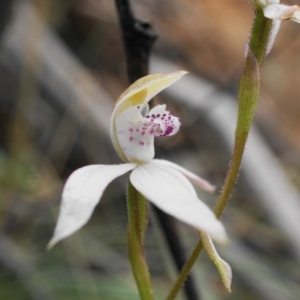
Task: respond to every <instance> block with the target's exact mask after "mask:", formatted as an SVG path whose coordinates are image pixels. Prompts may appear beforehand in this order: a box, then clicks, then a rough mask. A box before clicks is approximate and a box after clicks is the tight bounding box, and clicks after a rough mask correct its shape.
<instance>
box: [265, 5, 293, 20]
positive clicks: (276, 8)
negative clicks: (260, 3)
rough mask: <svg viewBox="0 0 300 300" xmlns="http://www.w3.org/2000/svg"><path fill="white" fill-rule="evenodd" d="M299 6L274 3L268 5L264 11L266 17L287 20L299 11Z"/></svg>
mask: <svg viewBox="0 0 300 300" xmlns="http://www.w3.org/2000/svg"><path fill="white" fill-rule="evenodd" d="M297 9H298V6H297V5H293V6H288V5H284V4H272V5H267V6H266V7H265V8H264V9H263V11H264V15H265V17H266V18H269V19H275V20H285V19H290V18H291V17H292V15H293V13H294V12H295V11H297Z"/></svg>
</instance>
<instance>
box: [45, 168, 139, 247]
mask: <svg viewBox="0 0 300 300" xmlns="http://www.w3.org/2000/svg"><path fill="white" fill-rule="evenodd" d="M135 166H136V164H132V163H131V164H122V165H111V166H109V165H92V166H86V167H83V168H80V169H78V170H76V171H75V172H74V173H72V175H71V176H70V177H69V179H68V180H67V182H66V185H65V187H64V190H63V194H62V203H61V206H60V212H59V216H58V221H57V224H56V228H55V232H54V235H53V238H52V239H51V241H50V243H49V245H48V248H49V249H50V248H52V247H53V246H54V245H55V244H56V243H57V242H59V241H60V240H62V239H64V238H66V237H68V236H69V235H71V234H72V233H74V232H75V231H77V230H78V229H80V228H81V227H82V226H83V225H85V224H86V223H87V221H88V220H89V219H90V217H91V215H92V213H93V211H94V208H95V206H96V205H97V204H98V202H99V201H100V199H101V197H102V194H103V192H104V190H105V189H106V187H107V186H108V184H109V183H110V182H111V181H112V180H114V179H115V178H117V177H119V176H121V175H123V174H125V173H126V172H128V171H130V170H132V169H133V168H134V167H135Z"/></svg>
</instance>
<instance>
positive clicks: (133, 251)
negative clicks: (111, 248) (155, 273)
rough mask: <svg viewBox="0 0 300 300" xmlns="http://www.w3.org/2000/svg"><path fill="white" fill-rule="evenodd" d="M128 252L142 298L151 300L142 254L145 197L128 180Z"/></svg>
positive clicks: (145, 218) (146, 219)
mask: <svg viewBox="0 0 300 300" xmlns="http://www.w3.org/2000/svg"><path fill="white" fill-rule="evenodd" d="M127 207H128V220H129V224H128V232H127V234H128V252H129V259H130V263H131V268H132V271H133V275H134V278H135V281H136V284H137V286H138V290H139V293H140V297H141V299H142V300H152V299H154V297H153V291H152V285H151V279H150V274H149V271H148V266H147V263H146V260H145V256H144V248H143V243H144V236H145V231H146V228H147V222H148V218H147V202H146V199H145V198H144V197H143V196H142V195H141V194H140V193H139V192H138V191H137V190H136V189H135V188H134V187H133V186H132V184H131V182H130V181H128V188H127Z"/></svg>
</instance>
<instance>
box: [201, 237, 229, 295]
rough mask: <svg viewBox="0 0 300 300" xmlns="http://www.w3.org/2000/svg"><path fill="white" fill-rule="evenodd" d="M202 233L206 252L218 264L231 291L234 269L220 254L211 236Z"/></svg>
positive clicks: (226, 286) (224, 282)
mask: <svg viewBox="0 0 300 300" xmlns="http://www.w3.org/2000/svg"><path fill="white" fill-rule="evenodd" d="M200 235H201V240H202V243H203V246H204V249H205V251H206V253H207V254H208V256H209V258H210V259H211V260H212V261H213V262H214V264H215V265H216V267H217V269H218V271H219V273H220V276H221V279H222V282H223V284H224V286H225V288H226V290H227V291H228V292H229V293H231V281H232V270H231V267H230V265H229V264H228V263H227V262H226V261H224V260H223V259H222V258H221V257H220V256H219V254H218V252H217V250H216V248H215V246H214V244H213V242H212V240H211V238H210V236H209V235H208V234H207V233H205V232H200Z"/></svg>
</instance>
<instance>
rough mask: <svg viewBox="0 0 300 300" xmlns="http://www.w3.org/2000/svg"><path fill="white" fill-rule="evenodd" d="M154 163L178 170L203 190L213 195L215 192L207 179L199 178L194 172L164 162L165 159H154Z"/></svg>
mask: <svg viewBox="0 0 300 300" xmlns="http://www.w3.org/2000/svg"><path fill="white" fill-rule="evenodd" d="M152 161H153V162H155V163H157V164H160V165H162V166H170V167H172V168H174V169H176V170H178V171H179V172H180V173H182V174H183V175H184V176H185V177H187V178H188V179H190V180H191V181H193V182H194V183H195V184H197V185H198V186H199V187H201V188H202V189H203V190H205V191H207V192H209V193H212V192H213V191H215V189H216V188H215V186H213V185H212V184H210V183H209V182H208V181H206V180H205V179H203V178H201V177H199V176H198V175H196V174H195V173H193V172H190V171H189V170H187V169H185V168H183V167H181V166H179V165H177V164H175V163H173V162H170V161H168V160H163V159H153V160H152Z"/></svg>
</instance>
